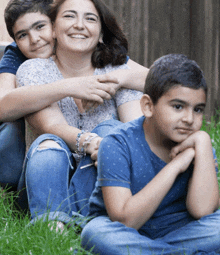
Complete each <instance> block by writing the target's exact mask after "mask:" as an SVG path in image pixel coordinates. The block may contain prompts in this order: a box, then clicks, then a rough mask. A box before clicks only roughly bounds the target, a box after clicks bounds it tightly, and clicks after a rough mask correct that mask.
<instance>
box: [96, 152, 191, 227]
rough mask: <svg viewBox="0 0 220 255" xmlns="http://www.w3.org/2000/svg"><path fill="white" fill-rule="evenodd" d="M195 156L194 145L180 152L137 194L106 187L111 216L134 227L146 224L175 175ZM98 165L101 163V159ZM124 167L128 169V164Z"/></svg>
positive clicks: (104, 189)
mask: <svg viewBox="0 0 220 255" xmlns="http://www.w3.org/2000/svg"><path fill="white" fill-rule="evenodd" d="M194 155H195V152H194V150H193V149H192V148H190V149H187V150H185V151H183V152H182V153H180V154H179V155H178V156H177V157H176V158H175V159H173V160H172V161H171V162H170V163H169V164H167V165H166V166H165V167H164V168H163V169H162V170H161V171H160V172H159V173H158V174H157V175H156V176H155V177H154V178H153V179H152V180H151V181H150V182H149V183H148V184H146V186H145V187H144V188H143V189H142V190H141V191H139V192H138V193H137V194H135V195H132V193H131V190H130V189H129V188H123V187H115V186H113V185H112V186H103V187H102V192H103V198H104V202H105V206H106V209H107V212H108V215H109V217H110V219H111V220H112V221H119V222H121V223H123V224H125V225H126V226H128V227H132V228H135V229H139V228H140V227H141V226H143V225H144V224H145V223H146V222H147V221H148V220H149V219H150V218H151V217H152V215H153V214H154V213H155V211H156V210H157V208H158V207H159V205H160V204H161V202H162V200H163V199H164V197H165V196H166V195H167V193H168V192H169V190H170V189H171V187H172V186H173V184H174V182H175V180H176V177H177V176H178V175H179V174H180V173H182V172H184V171H185V170H186V169H187V168H188V166H189V165H190V163H191V161H192V159H193V158H194ZM108 156H109V155H108ZM106 157H107V156H106ZM117 157H120V155H117ZM99 164H100V165H101V164H102V161H100V158H99ZM106 167H108V166H106ZM125 167H127V168H128V167H129V164H128V165H127V166H125Z"/></svg>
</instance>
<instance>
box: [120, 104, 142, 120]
mask: <svg viewBox="0 0 220 255" xmlns="http://www.w3.org/2000/svg"><path fill="white" fill-rule="evenodd" d="M118 115H119V119H120V121H122V122H128V121H131V120H134V119H137V118H138V117H140V116H142V115H143V113H142V111H141V107H140V100H133V101H130V102H127V103H124V104H122V105H120V106H119V107H118Z"/></svg>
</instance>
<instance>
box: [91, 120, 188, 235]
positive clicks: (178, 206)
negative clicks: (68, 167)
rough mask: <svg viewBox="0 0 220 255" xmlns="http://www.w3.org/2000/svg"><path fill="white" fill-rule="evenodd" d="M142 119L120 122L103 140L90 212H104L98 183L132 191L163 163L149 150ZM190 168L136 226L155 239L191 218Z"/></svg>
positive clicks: (147, 180) (144, 184)
mask: <svg viewBox="0 0 220 255" xmlns="http://www.w3.org/2000/svg"><path fill="white" fill-rule="evenodd" d="M144 119H145V117H144V116H142V117H140V118H138V119H136V120H134V121H131V122H128V123H125V124H122V125H120V127H118V128H116V129H114V133H112V134H110V135H108V136H106V137H105V138H104V139H103V140H102V142H101V144H100V147H99V155H98V164H99V165H98V181H97V183H96V188H95V191H94V192H93V194H92V197H91V198H90V214H89V216H100V215H107V212H106V210H105V206H104V201H103V197H102V193H101V186H119V187H125V188H129V189H130V190H131V192H132V194H133V195H134V194H136V193H138V192H139V191H140V190H142V189H143V188H144V187H145V186H146V184H147V183H149V182H150V181H151V180H152V179H153V178H154V177H155V176H156V175H157V174H158V172H159V171H160V170H161V169H162V168H163V167H164V166H165V165H166V163H165V162H164V161H163V160H161V159H160V158H159V157H158V156H157V155H155V154H154V153H153V152H152V151H151V149H150V147H149V145H148V143H147V142H146V140H145V135H144V130H143V122H144ZM192 170H193V168H192V166H190V167H189V168H188V169H187V170H186V171H185V172H184V173H182V174H180V175H179V176H178V177H177V178H176V181H175V183H174V185H173V186H172V188H171V189H170V191H169V192H168V194H167V195H166V197H165V198H164V199H163V201H162V203H161V204H160V206H159V207H158V209H157V210H156V211H155V213H154V215H153V216H152V217H151V218H150V219H149V220H148V221H147V222H146V223H145V224H144V225H143V226H142V227H141V228H140V229H139V232H140V233H141V234H142V235H147V236H150V237H151V238H153V239H154V238H157V237H160V236H163V235H165V234H167V233H168V232H170V231H172V230H175V229H176V228H179V227H182V226H184V225H185V224H186V223H188V222H190V221H191V220H192V217H191V216H190V215H189V213H188V212H187V209H186V203H185V199H186V195H187V186H188V180H189V178H190V176H191V175H192Z"/></svg>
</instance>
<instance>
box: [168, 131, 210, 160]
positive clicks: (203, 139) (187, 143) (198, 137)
mask: <svg viewBox="0 0 220 255" xmlns="http://www.w3.org/2000/svg"><path fill="white" fill-rule="evenodd" d="M207 142H208V143H209V142H210V143H211V139H210V136H209V135H208V133H206V132H205V131H200V130H199V131H196V132H194V133H193V134H191V135H190V136H188V137H187V138H186V140H184V141H183V142H181V143H179V144H177V145H176V146H175V147H173V148H172V150H171V152H170V157H171V159H173V158H175V157H176V156H177V155H178V154H179V153H181V152H183V151H184V150H186V149H188V148H193V149H195V150H196V148H197V146H198V144H199V143H207ZM201 146H202V145H201Z"/></svg>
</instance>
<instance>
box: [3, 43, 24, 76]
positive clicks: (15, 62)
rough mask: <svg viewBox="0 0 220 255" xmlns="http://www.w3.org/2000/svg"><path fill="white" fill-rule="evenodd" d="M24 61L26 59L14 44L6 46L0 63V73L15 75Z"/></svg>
mask: <svg viewBox="0 0 220 255" xmlns="http://www.w3.org/2000/svg"><path fill="white" fill-rule="evenodd" d="M25 60H27V58H26V57H25V56H24V55H23V54H22V53H21V51H20V50H19V48H18V46H17V45H16V44H15V43H12V44H10V45H8V46H6V48H5V51H4V55H3V57H2V58H1V61H0V73H11V74H14V75H15V74H16V72H17V70H18V68H19V66H20V65H21V64H22V63H23V62H24V61H25Z"/></svg>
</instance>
